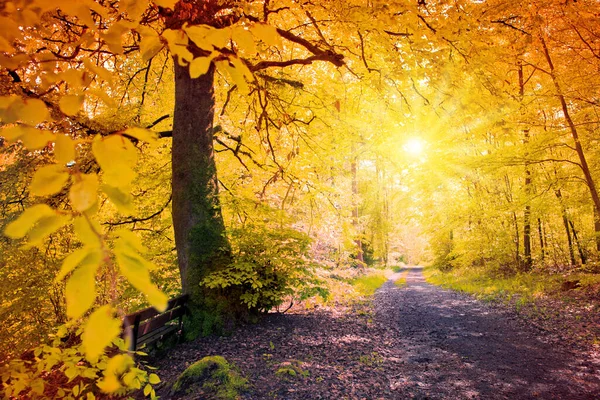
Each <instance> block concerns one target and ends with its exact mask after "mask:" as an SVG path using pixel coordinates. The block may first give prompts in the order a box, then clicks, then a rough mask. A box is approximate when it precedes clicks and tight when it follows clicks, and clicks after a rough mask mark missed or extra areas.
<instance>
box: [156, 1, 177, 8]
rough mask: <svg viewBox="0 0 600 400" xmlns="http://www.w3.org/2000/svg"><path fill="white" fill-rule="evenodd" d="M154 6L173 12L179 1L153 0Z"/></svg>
mask: <svg viewBox="0 0 600 400" xmlns="http://www.w3.org/2000/svg"><path fill="white" fill-rule="evenodd" d="M153 1H154V4H156V5H157V6H159V7H162V8H170V9H171V10H174V9H175V4H177V2H178V1H179V0H153Z"/></svg>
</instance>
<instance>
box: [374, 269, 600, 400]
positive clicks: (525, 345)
mask: <svg viewBox="0 0 600 400" xmlns="http://www.w3.org/2000/svg"><path fill="white" fill-rule="evenodd" d="M406 278H407V286H406V287H404V288H402V289H400V290H398V289H397V288H395V287H394V286H393V285H391V284H390V283H389V282H388V283H387V284H386V285H385V286H384V287H383V288H382V289H381V290H380V291H379V292H378V294H377V296H376V299H375V309H376V316H377V317H376V320H377V321H378V323H379V324H381V325H383V326H384V327H385V328H386V329H385V330H386V338H387V340H388V341H389V342H390V343H389V344H390V346H389V347H388V349H387V351H386V352H385V353H383V354H385V355H386V358H387V359H392V358H397V359H398V362H397V363H396V364H394V363H387V365H386V366H385V367H386V371H387V372H388V373H389V374H390V376H389V378H390V384H391V385H392V386H393V387H395V388H396V389H397V390H396V395H395V396H394V398H399V399H401V398H432V399H433V398H436V399H437V398H440V399H459V398H464V399H469V398H475V399H569V400H571V399H600V377H599V375H598V374H599V373H600V369H599V368H598V364H599V363H598V360H593V359H591V355H590V354H586V353H585V352H582V351H581V350H580V349H577V348H574V347H572V346H569V345H566V344H562V343H556V342H554V341H553V340H552V339H550V338H548V337H545V335H544V332H541V331H540V330H538V329H537V328H536V327H534V326H532V325H528V324H527V322H526V321H523V320H521V319H520V318H518V317H516V316H515V315H514V314H513V313H512V312H511V311H508V310H505V309H502V308H501V307H498V306H497V305H491V304H486V303H483V302H480V301H478V300H475V299H473V298H472V297H470V296H467V295H464V294H460V293H456V292H452V291H449V290H443V289H441V288H439V287H436V286H432V285H429V284H427V283H425V280H424V278H423V275H422V271H421V268H418V267H413V268H411V269H409V271H408V274H407V276H406ZM394 370H396V371H398V373H397V374H394V373H393V371H394Z"/></svg>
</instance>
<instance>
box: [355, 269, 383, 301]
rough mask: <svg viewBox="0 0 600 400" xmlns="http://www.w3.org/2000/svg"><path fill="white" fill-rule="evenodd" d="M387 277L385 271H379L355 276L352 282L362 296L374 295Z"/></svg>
mask: <svg viewBox="0 0 600 400" xmlns="http://www.w3.org/2000/svg"><path fill="white" fill-rule="evenodd" d="M387 280H388V279H387V277H386V276H385V274H384V273H383V272H380V271H377V272H374V273H371V274H368V275H364V276H359V277H358V278H354V279H353V280H352V281H351V282H350V284H351V285H352V287H353V288H354V290H356V291H357V292H358V293H359V294H360V295H361V296H367V297H368V296H372V295H373V294H375V292H376V291H377V289H379V288H380V287H381V286H382V285H383V284H384V283H386V282H387Z"/></svg>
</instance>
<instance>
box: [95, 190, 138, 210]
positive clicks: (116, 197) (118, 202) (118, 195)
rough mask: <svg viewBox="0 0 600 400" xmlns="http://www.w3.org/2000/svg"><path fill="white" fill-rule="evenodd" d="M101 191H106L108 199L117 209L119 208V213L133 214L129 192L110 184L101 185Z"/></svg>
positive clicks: (131, 198)
mask: <svg viewBox="0 0 600 400" xmlns="http://www.w3.org/2000/svg"><path fill="white" fill-rule="evenodd" d="M102 191H103V192H104V193H106V195H107V196H108V198H109V199H110V201H111V202H112V203H113V204H114V205H115V207H117V210H119V212H120V213H121V214H124V215H131V214H133V212H134V207H133V197H132V196H131V193H129V192H126V191H124V190H123V189H121V188H117V187H113V186H110V185H102Z"/></svg>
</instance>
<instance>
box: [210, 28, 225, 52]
mask: <svg viewBox="0 0 600 400" xmlns="http://www.w3.org/2000/svg"><path fill="white" fill-rule="evenodd" d="M230 39H231V28H223V29H211V31H210V33H209V34H208V35H207V36H206V41H207V42H208V43H210V44H211V45H213V46H214V47H216V48H222V47H225V46H227V44H228V43H229V40H230Z"/></svg>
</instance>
